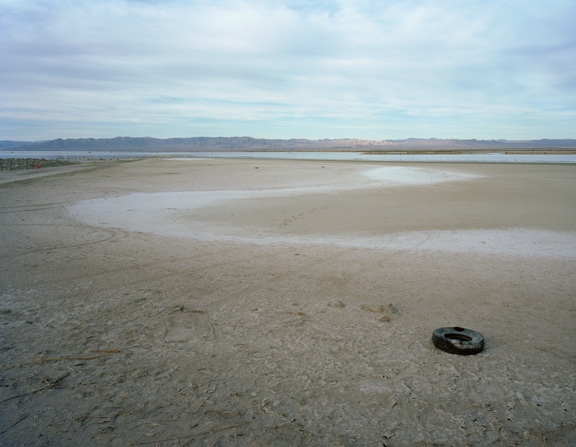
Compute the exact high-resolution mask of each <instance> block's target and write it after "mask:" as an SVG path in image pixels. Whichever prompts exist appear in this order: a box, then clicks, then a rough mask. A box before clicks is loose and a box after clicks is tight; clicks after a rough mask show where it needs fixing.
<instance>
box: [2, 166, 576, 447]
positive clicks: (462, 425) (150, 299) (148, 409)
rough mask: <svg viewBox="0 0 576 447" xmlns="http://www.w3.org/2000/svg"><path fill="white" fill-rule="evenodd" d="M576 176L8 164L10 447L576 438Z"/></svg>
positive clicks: (5, 278) (5, 293)
mask: <svg viewBox="0 0 576 447" xmlns="http://www.w3.org/2000/svg"><path fill="white" fill-rule="evenodd" d="M575 169H576V167H574V166H571V165H520V164H510V165H504V164H436V163H430V164H417V163H414V164H403V165H402V164H379V163H370V162H329V161H281V160H224V159H222V160H210V159H202V160H200V159H196V160H194V159H192V160H167V159H145V160H130V161H116V162H94V163H89V164H84V165H73V166H65V167H59V168H47V169H45V170H43V169H40V170H38V171H34V172H25V173H23V172H12V173H2V174H1V175H0V287H1V288H0V295H1V300H0V336H1V338H0V343H1V344H0V385H1V386H0V401H1V402H2V404H1V406H0V445H11V446H12V445H26V446H35V445H38V446H45V445H54V446H76V445H86V446H102V445H106V446H128V445H161V446H164V445H190V446H216V445H234V446H270V445H274V446H296V445H302V446H320V445H330V446H368V445H373V446H387V447H398V446H486V445H494V446H510V445H517V446H520V445H530V446H552V445H554V446H572V445H574V444H575V443H576V374H575V371H576V344H575V343H574V342H573V340H574V339H575V338H576V323H575V322H576V171H575ZM455 325H458V326H463V327H467V328H471V329H474V330H477V331H479V332H481V333H482V334H483V335H484V337H485V339H486V348H485V350H484V351H483V352H482V353H480V354H477V355H473V356H459V355H454V354H448V353H445V352H443V351H440V350H438V349H436V348H435V347H434V346H433V344H432V342H431V335H432V331H433V330H434V329H436V328H438V327H442V326H455Z"/></svg>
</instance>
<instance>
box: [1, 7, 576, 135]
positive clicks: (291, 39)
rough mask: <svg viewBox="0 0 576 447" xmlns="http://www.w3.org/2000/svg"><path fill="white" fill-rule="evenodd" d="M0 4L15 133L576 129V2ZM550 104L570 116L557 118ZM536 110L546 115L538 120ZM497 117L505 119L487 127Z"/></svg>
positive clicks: (4, 116)
mask: <svg viewBox="0 0 576 447" xmlns="http://www.w3.org/2000/svg"><path fill="white" fill-rule="evenodd" d="M0 8H1V9H2V10H3V14H2V15H1V16H0V28H1V29H3V32H4V34H5V37H4V38H3V40H2V42H3V43H1V44H0V56H1V57H2V60H3V61H8V63H6V64H3V66H2V68H0V83H1V84H2V85H3V86H4V87H3V91H2V92H0V100H1V102H2V106H0V107H1V108H0V120H8V119H9V120H11V121H14V120H16V121H18V122H20V126H19V127H18V129H17V130H14V132H16V133H21V132H22V129H25V128H26V120H30V121H29V123H30V126H29V129H28V130H29V133H30V134H34V133H35V132H36V133H37V134H38V138H43V135H44V133H45V130H44V129H39V130H37V131H35V129H36V127H35V126H37V124H35V123H41V122H42V121H43V120H44V121H46V122H51V123H53V124H54V129H55V131H57V132H59V135H58V136H62V137H66V136H69V135H71V134H72V133H74V134H76V133H77V132H82V123H84V125H85V129H87V130H89V129H91V128H94V126H93V124H94V123H98V125H97V126H96V128H97V132H98V135H96V136H114V135H115V134H114V133H113V132H115V131H116V129H117V128H118V123H124V124H125V128H126V132H125V134H131V133H132V132H148V133H146V134H149V135H151V136H175V135H174V134H166V133H165V132H167V131H169V132H176V133H177V134H178V135H179V136H190V135H199V134H206V132H209V134H212V135H235V134H247V133H248V132H242V130H243V129H249V130H250V131H251V133H252V134H254V135H255V136H265V137H292V136H304V137H306V136H307V137H312V138H316V137H318V138H322V137H344V136H353V137H360V138H399V137H408V136H440V135H439V134H441V135H442V136H449V137H471V138H472V137H477V138H483V137H490V138H524V137H527V136H530V137H539V136H542V137H546V136H549V137H570V136H572V137H574V135H573V133H572V132H573V131H572V130H571V129H570V128H569V127H568V126H567V125H566V122H567V121H566V120H568V121H570V120H571V119H572V120H573V119H574V118H576V113H575V107H576V104H575V101H574V97H575V96H574V94H575V89H574V87H575V85H576V68H574V64H573V63H572V61H574V60H576V31H574V29H573V28H574V27H573V26H572V23H571V22H572V17H574V13H576V6H574V5H573V2H571V1H563V0H551V1H550V2H547V3H546V5H544V4H542V3H541V2H537V1H528V2H523V3H522V4H521V6H519V4H518V3H517V2H512V1H511V0H507V1H506V0H504V1H494V0H492V1H490V0H489V1H485V2H469V3H463V2H461V1H455V0H436V1H426V0H424V1H411V0H407V1H391V2H377V1H375V0H361V1H359V0H339V1H327V0H325V1H306V0H280V1H278V2H269V1H264V0H245V1H241V0H234V1H233V0H212V1H204V0H190V1H177V0H171V1H170V0H169V1H135V0H130V1H129V0H101V1H99V2H92V1H72V0H51V1H41V0H29V1H24V2H22V1H15V0H0ZM542 110H546V111H547V113H546V114H544V115H539V114H540V113H541V112H542ZM554 110H561V113H562V117H563V119H561V120H559V122H558V123H556V124H555V122H554V113H553V111H554ZM538 116H542V117H546V118H547V119H550V121H549V122H548V121H546V122H543V123H542V124H541V125H540V126H539V127H537V128H534V127H533V123H534V122H535V121H537V120H536V119H535V118H536V117H538ZM491 117H492V118H491ZM479 120H483V122H485V125H484V126H483V127H482V126H479V124H478V123H479ZM72 123H74V126H72V125H71V124H72ZM105 123H109V125H110V130H108V131H107V130H106V124H105ZM206 123H209V125H208V124H206ZM218 123H219V124H218ZM287 123H288V125H287ZM310 123H314V124H316V127H315V126H313V125H311V124H310ZM454 123H457V124H454ZM523 123H524V124H523ZM525 123H529V124H525ZM496 124H497V127H498V131H499V132H501V133H500V134H498V135H494V134H492V135H488V133H489V132H490V129H491V128H494V126H495V125H496ZM507 126H508V127H507ZM572 127H573V126H572ZM507 128H508V129H510V130H509V131H507V130H506V129H507ZM435 129H436V131H437V132H438V134H437V133H435ZM0 131H2V128H0ZM300 131H303V132H305V133H303V134H299V133H298V132H300ZM343 131H346V132H348V133H347V134H346V135H344V134H341V133H342V132H343ZM4 132H8V133H9V132H10V130H9V128H8V129H7V130H6V129H5V130H4ZM111 132H112V133H111ZM422 132H426V134H425V135H423V134H422ZM471 132H477V133H475V134H473V135H472V134H470V133H471ZM535 132H540V134H539V135H535V134H534V133H535ZM550 132H553V133H550ZM533 134H534V135H533ZM82 136H88V135H82ZM6 137H7V138H8V137H10V138H14V134H10V135H7V136H6Z"/></svg>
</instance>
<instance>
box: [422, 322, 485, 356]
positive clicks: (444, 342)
mask: <svg viewBox="0 0 576 447" xmlns="http://www.w3.org/2000/svg"><path fill="white" fill-rule="evenodd" d="M432 343H434V346H436V347H437V348H438V349H441V350H442V351H446V352H449V353H451V354H460V355H471V354H478V353H479V352H481V351H482V350H483V349H484V336H483V335H482V334H481V333H480V332H476V331H473V330H471V329H465V328H463V327H458V326H456V327H441V328H438V329H436V330H435V331H434V333H433V334H432Z"/></svg>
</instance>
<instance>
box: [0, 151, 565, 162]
mask: <svg viewBox="0 0 576 447" xmlns="http://www.w3.org/2000/svg"><path fill="white" fill-rule="evenodd" d="M152 157H156V158H171V159H173V160H190V159H197V158H248V159H279V160H282V159H284V160H326V161H328V160H334V161H385V162H442V163H446V162H449V163H450V162H454V163H576V154H503V153H479V154H373V153H363V152H298V151H296V152H272V151H270V152H269V151H262V152H131V151H125V152H124V151H117V152H108V151H0V158H45V159H49V160H51V159H66V160H83V159H105V160H113V159H120V158H152Z"/></svg>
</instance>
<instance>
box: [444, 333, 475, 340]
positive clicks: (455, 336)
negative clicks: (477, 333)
mask: <svg viewBox="0 0 576 447" xmlns="http://www.w3.org/2000/svg"><path fill="white" fill-rule="evenodd" d="M444 337H446V338H449V339H450V340H460V341H471V340H472V337H469V336H468V335H464V334H454V333H450V334H446V335H444Z"/></svg>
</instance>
